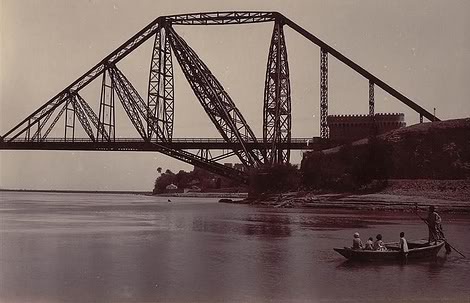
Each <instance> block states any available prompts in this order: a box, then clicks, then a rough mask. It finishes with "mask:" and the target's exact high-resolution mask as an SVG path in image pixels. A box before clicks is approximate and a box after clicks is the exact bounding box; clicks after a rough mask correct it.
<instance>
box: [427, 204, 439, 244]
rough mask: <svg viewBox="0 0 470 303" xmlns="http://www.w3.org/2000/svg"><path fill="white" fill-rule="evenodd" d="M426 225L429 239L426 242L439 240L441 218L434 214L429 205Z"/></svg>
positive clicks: (432, 207) (434, 210)
mask: <svg viewBox="0 0 470 303" xmlns="http://www.w3.org/2000/svg"><path fill="white" fill-rule="evenodd" d="M426 222H427V223H428V230H429V237H428V242H429V243H431V242H433V241H434V242H437V240H439V239H440V238H441V234H442V232H441V231H442V226H441V222H442V219H441V216H439V214H438V213H437V212H436V208H435V207H434V206H433V205H431V206H429V212H428V217H427V219H426Z"/></svg>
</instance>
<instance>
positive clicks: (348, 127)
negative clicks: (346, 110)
mask: <svg viewBox="0 0 470 303" xmlns="http://www.w3.org/2000/svg"><path fill="white" fill-rule="evenodd" d="M327 123H328V127H329V130H330V139H331V140H334V141H337V142H344V143H345V142H353V141H356V140H359V139H362V138H367V137H369V136H371V135H380V134H383V133H386V132H389V131H391V130H394V129H397V128H400V127H405V126H406V123H405V114H403V113H383V114H375V115H331V116H328V117H327Z"/></svg>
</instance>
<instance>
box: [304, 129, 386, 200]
mask: <svg viewBox="0 0 470 303" xmlns="http://www.w3.org/2000/svg"><path fill="white" fill-rule="evenodd" d="M301 167H302V169H301V171H302V184H303V186H304V187H306V188H309V189H324V190H333V191H355V190H359V189H365V188H370V187H371V186H372V187H381V186H383V185H384V184H386V181H387V179H388V178H389V176H390V172H391V168H392V158H391V148H390V146H388V145H386V144H384V143H383V142H381V141H379V140H378V139H376V138H370V139H369V142H368V144H363V145H359V146H352V145H351V144H347V145H344V146H342V147H341V148H340V149H339V151H338V152H334V153H323V152H312V153H309V154H306V155H305V156H304V159H303V160H302V166H301ZM371 184H372V185H371Z"/></svg>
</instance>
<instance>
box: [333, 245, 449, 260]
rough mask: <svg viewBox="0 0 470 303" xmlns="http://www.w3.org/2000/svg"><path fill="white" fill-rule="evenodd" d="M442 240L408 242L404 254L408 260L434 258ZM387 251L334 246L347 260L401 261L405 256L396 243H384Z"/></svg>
mask: <svg viewBox="0 0 470 303" xmlns="http://www.w3.org/2000/svg"><path fill="white" fill-rule="evenodd" d="M444 243H445V242H444V241H437V243H435V244H434V243H432V244H431V245H428V244H427V243H424V242H423V241H414V242H409V243H408V244H409V245H408V246H409V251H408V254H407V256H406V259H408V260H425V259H430V258H434V257H436V256H437V254H438V253H439V250H440V249H441V248H442V246H444ZM386 247H387V249H388V250H387V251H374V250H360V249H351V248H349V247H345V248H334V250H335V251H336V252H337V253H339V254H340V255H342V256H343V257H345V258H346V259H349V260H357V261H402V260H404V259H405V256H404V254H403V253H402V252H400V249H399V247H398V245H397V243H390V244H386Z"/></svg>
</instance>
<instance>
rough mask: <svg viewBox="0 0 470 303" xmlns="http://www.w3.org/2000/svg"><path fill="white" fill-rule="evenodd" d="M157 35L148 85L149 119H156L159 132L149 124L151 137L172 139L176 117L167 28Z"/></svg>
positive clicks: (162, 28) (161, 28)
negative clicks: (155, 131)
mask: <svg viewBox="0 0 470 303" xmlns="http://www.w3.org/2000/svg"><path fill="white" fill-rule="evenodd" d="M163 25H164V23H163V22H162V27H160V29H159V30H158V31H157V33H156V35H155V42H154V45H153V52H152V60H151V63H150V75H149V86H148V99H147V107H148V108H149V109H150V110H149V113H148V114H149V116H148V117H147V121H149V120H150V119H154V120H155V121H156V123H157V130H158V132H159V133H158V134H154V133H153V131H152V128H153V127H152V125H151V123H148V124H147V131H148V135H149V138H150V139H152V138H153V137H155V139H158V138H161V139H163V140H164V141H171V138H172V137H173V118H174V80H173V62H172V55H171V47H170V41H169V39H168V33H167V28H166V27H164V26H163Z"/></svg>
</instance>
